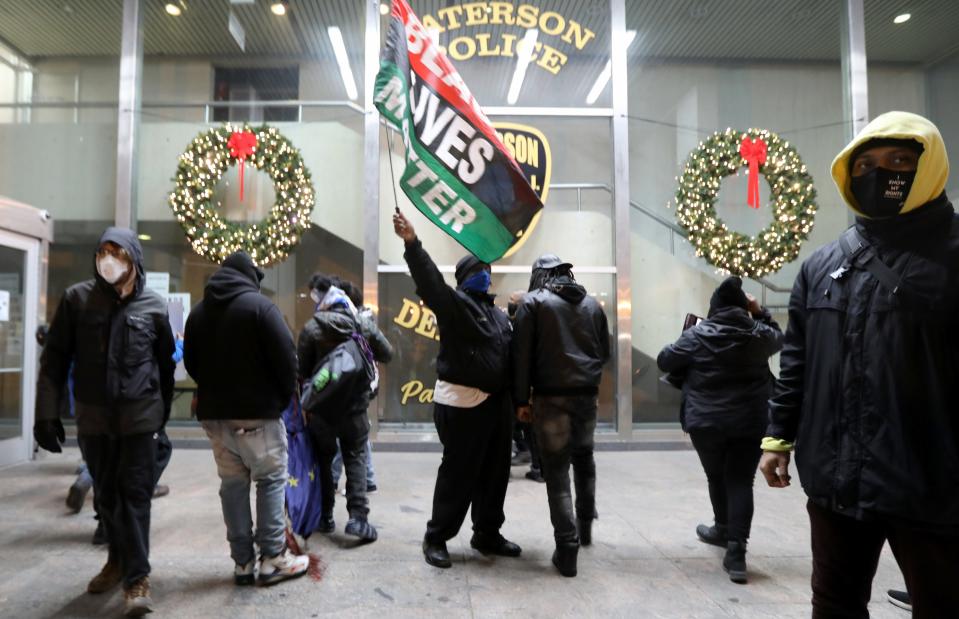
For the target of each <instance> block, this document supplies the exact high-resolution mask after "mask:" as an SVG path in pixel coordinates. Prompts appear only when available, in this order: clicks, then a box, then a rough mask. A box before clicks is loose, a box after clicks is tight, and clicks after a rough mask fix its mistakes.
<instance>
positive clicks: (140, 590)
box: [123, 576, 153, 617]
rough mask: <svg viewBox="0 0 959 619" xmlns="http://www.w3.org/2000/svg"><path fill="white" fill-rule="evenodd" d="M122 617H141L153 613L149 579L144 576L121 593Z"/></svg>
mask: <svg viewBox="0 0 959 619" xmlns="http://www.w3.org/2000/svg"><path fill="white" fill-rule="evenodd" d="M123 598H124V608H123V616H124V617H142V616H143V615H145V614H147V613H152V612H153V600H151V599H150V577H149V576H144V577H143V578H141V579H140V580H138V581H136V582H135V583H133V585H131V586H130V588H129V589H127V590H125V591H124V592H123Z"/></svg>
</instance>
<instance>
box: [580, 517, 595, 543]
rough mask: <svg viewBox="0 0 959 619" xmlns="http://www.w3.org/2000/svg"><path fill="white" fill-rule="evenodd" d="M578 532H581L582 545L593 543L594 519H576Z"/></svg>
mask: <svg viewBox="0 0 959 619" xmlns="http://www.w3.org/2000/svg"><path fill="white" fill-rule="evenodd" d="M576 532H577V533H578V534H579V544H580V546H589V545H590V544H592V543H593V519H592V518H589V519H587V520H584V519H582V518H577V519H576Z"/></svg>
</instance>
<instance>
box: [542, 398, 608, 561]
mask: <svg viewBox="0 0 959 619" xmlns="http://www.w3.org/2000/svg"><path fill="white" fill-rule="evenodd" d="M533 429H534V430H535V432H536V440H537V442H538V443H539V450H540V459H541V460H542V465H543V477H544V478H545V479H546V494H547V496H548V498H549V517H550V520H551V521H552V523H553V536H554V537H555V538H556V543H557V544H561V543H562V544H568V543H579V535H578V534H577V532H576V516H579V518H580V519H582V520H592V519H593V518H595V517H596V461H595V460H594V459H593V432H594V431H595V430H596V396H536V397H534V398H533ZM570 464H572V465H573V483H574V484H575V486H576V513H575V514H574V513H573V498H572V494H571V492H570V487H569V467H570Z"/></svg>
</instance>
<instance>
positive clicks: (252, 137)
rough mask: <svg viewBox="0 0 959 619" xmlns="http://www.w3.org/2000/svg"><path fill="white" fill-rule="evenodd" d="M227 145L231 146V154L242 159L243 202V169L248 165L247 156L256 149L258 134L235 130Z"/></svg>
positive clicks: (241, 193) (241, 197)
mask: <svg viewBox="0 0 959 619" xmlns="http://www.w3.org/2000/svg"><path fill="white" fill-rule="evenodd" d="M226 145H227V146H229V147H230V155H232V156H233V157H236V158H237V159H239V160H240V202H242V201H243V169H244V167H245V166H246V158H247V157H250V156H252V155H253V151H254V150H256V134H254V133H252V132H250V131H242V132H241V131H234V132H233V135H231V136H230V141H229V142H227V143H226Z"/></svg>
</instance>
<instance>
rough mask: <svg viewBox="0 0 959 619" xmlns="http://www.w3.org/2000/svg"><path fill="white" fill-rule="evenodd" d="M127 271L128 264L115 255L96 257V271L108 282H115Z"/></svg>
mask: <svg viewBox="0 0 959 619" xmlns="http://www.w3.org/2000/svg"><path fill="white" fill-rule="evenodd" d="M127 271H129V266H128V265H127V263H126V262H124V261H123V260H120V259H119V258H117V257H116V256H104V257H102V258H99V259H97V272H98V273H100V277H102V278H103V279H105V280H106V281H107V283H108V284H115V283H117V282H118V281H120V280H121V279H123V277H124V276H126V274H127Z"/></svg>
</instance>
